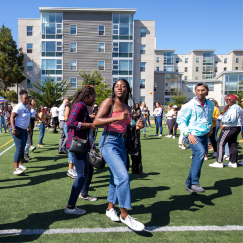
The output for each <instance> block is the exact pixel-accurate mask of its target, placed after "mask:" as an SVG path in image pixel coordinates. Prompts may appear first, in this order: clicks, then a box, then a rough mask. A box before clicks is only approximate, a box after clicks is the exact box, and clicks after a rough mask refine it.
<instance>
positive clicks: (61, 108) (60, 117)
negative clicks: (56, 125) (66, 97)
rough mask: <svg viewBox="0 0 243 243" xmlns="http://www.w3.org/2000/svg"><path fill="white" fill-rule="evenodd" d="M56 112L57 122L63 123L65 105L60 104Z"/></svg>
mask: <svg viewBox="0 0 243 243" xmlns="http://www.w3.org/2000/svg"><path fill="white" fill-rule="evenodd" d="M58 112H59V117H58V118H59V121H64V114H65V105H64V104H62V105H61V106H60V107H59V109H58Z"/></svg>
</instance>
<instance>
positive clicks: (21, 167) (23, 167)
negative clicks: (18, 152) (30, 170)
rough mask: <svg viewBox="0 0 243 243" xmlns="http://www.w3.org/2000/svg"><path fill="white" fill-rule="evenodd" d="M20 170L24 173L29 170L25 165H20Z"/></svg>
mask: <svg viewBox="0 0 243 243" xmlns="http://www.w3.org/2000/svg"><path fill="white" fill-rule="evenodd" d="M19 168H20V169H21V170H23V171H25V170H27V168H26V167H25V166H24V165H19Z"/></svg>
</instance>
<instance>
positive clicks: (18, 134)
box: [10, 89, 31, 175]
mask: <svg viewBox="0 0 243 243" xmlns="http://www.w3.org/2000/svg"><path fill="white" fill-rule="evenodd" d="M19 95H20V100H21V102H20V103H19V104H17V105H16V106H15V107H14V109H13V111H12V114H11V118H10V122H11V133H12V136H13V139H14V143H15V147H16V151H15V154H14V175H20V174H22V173H23V172H24V171H25V170H26V167H25V166H24V165H23V164H22V163H23V160H24V149H25V145H26V142H27V139H28V134H30V133H31V131H30V130H29V129H28V126H29V123H30V116H31V115H30V111H29V109H28V108H27V105H28V103H29V95H28V92H27V91H26V90H25V89H22V90H21V91H20V92H19Z"/></svg>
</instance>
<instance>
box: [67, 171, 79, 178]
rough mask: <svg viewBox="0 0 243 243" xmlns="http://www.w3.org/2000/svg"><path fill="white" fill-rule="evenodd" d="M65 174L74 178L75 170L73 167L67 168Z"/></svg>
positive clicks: (75, 175)
mask: <svg viewBox="0 0 243 243" xmlns="http://www.w3.org/2000/svg"><path fill="white" fill-rule="evenodd" d="M67 175H68V176H70V177H72V178H73V179H75V178H76V177H77V172H76V171H75V170H74V169H72V170H68V173H67Z"/></svg>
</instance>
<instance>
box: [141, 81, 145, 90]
mask: <svg viewBox="0 0 243 243" xmlns="http://www.w3.org/2000/svg"><path fill="white" fill-rule="evenodd" d="M140 89H145V79H141V80H140Z"/></svg>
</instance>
